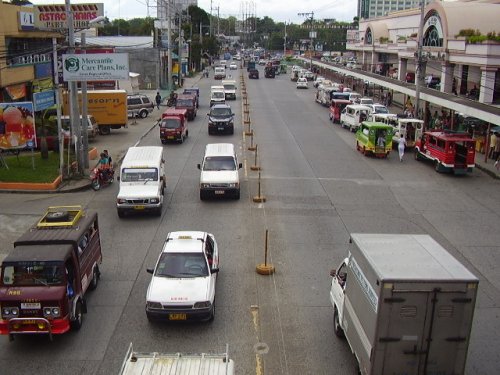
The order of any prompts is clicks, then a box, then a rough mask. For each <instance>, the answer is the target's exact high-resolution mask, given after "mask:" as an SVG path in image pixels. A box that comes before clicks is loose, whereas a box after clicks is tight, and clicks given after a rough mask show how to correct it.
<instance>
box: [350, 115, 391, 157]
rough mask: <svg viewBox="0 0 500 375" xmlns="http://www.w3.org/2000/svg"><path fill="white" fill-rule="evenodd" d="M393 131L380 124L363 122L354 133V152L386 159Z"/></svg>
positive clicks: (389, 127) (388, 126)
mask: <svg viewBox="0 0 500 375" xmlns="http://www.w3.org/2000/svg"><path fill="white" fill-rule="evenodd" d="M393 129H394V128H393V127H392V126H390V125H386V124H383V123H381V122H369V121H363V122H362V123H361V125H360V126H359V128H358V130H357V131H356V150H358V151H360V152H362V153H363V155H365V156H366V155H368V154H372V155H374V156H376V157H378V158H386V157H387V156H388V155H389V153H390V152H391V150H392V135H393Z"/></svg>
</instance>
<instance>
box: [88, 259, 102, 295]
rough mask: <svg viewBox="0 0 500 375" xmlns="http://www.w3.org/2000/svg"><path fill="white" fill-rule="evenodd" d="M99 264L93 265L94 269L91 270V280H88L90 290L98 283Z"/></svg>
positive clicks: (95, 287) (94, 288)
mask: <svg viewBox="0 0 500 375" xmlns="http://www.w3.org/2000/svg"><path fill="white" fill-rule="evenodd" d="M99 276H100V272H99V266H97V265H96V266H95V267H94V270H93V271H92V280H91V281H90V286H89V288H90V290H96V289H97V284H99Z"/></svg>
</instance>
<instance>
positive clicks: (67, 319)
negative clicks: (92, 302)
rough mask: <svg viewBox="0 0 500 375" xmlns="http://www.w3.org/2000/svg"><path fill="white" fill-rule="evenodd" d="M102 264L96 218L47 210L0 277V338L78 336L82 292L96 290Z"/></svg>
mask: <svg viewBox="0 0 500 375" xmlns="http://www.w3.org/2000/svg"><path fill="white" fill-rule="evenodd" d="M101 262H102V253H101V240H100V236H99V225H98V220H97V213H96V212H94V211H88V210H84V209H83V208H82V207H81V206H57V207H49V208H48V209H47V211H46V212H45V213H44V215H43V216H42V218H41V219H40V220H39V221H38V222H37V223H36V224H35V225H34V226H32V227H31V228H30V229H28V231H26V233H24V234H23V235H22V236H21V237H19V238H18V239H17V240H16V241H15V242H14V248H13V249H12V250H11V251H10V253H9V254H8V255H7V257H6V258H5V259H4V260H3V262H2V266H1V277H0V304H1V306H2V308H1V316H0V334H2V335H9V339H10V340H11V341H12V340H13V339H14V336H15V335H21V334H48V335H49V337H50V338H51V339H52V335H54V334H62V333H65V332H68V331H69V330H70V329H73V330H79V329H80V327H81V326H82V317H83V313H86V312H87V304H86V298H85V297H86V292H87V290H89V289H91V290H92V289H95V288H97V284H98V281H99V277H100V271H99V265H100V264H101Z"/></svg>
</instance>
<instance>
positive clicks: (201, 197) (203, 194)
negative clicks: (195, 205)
mask: <svg viewBox="0 0 500 375" xmlns="http://www.w3.org/2000/svg"><path fill="white" fill-rule="evenodd" d="M205 199H206V196H205V192H204V191H203V190H200V200H201V201H204V200H205Z"/></svg>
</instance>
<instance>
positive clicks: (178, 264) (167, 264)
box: [155, 253, 208, 278]
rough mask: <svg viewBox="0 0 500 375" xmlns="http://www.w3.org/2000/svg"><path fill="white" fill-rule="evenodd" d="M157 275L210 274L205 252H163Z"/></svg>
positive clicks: (180, 276) (202, 275)
mask: <svg viewBox="0 0 500 375" xmlns="http://www.w3.org/2000/svg"><path fill="white" fill-rule="evenodd" d="M155 276H161V277H175V278H190V277H204V276H208V265H207V259H206V258H205V255H204V254H203V253H163V254H162V255H161V257H160V260H159V261H158V266H157V267H156V271H155Z"/></svg>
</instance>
